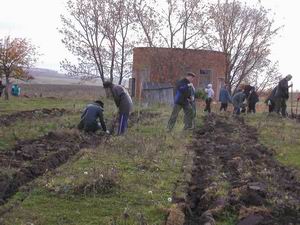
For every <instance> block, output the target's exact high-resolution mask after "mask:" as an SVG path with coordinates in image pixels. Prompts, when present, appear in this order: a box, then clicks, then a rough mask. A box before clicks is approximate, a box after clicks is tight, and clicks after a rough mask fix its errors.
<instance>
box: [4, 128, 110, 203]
mask: <svg viewBox="0 0 300 225" xmlns="http://www.w3.org/2000/svg"><path fill="white" fill-rule="evenodd" d="M102 140H105V138H103V136H102V137H101V136H99V135H96V134H86V133H80V132H78V131H77V130H65V131H60V132H55V133H54V132H50V133H48V134H47V135H45V136H43V137H41V138H38V139H34V140H27V141H20V142H19V143H17V144H16V145H15V147H14V148H13V149H10V150H7V151H5V152H0V165H1V166H0V204H1V202H2V203H4V202H5V200H6V199H7V198H9V197H10V196H12V195H13V194H14V193H16V191H17V190H18V188H19V187H20V186H22V185H24V184H26V183H27V182H30V181H32V180H33V179H35V178H36V177H38V176H40V175H42V174H44V173H45V172H46V171H48V170H52V169H55V168H56V167H58V166H60V165H61V164H63V163H65V162H66V161H67V160H68V159H69V158H70V157H71V156H73V155H75V154H76V153H77V152H78V151H79V150H80V149H81V148H84V147H93V146H96V145H97V144H99V143H100V142H101V141H102Z"/></svg>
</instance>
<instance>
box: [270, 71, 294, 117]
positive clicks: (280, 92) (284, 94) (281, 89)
mask: <svg viewBox="0 0 300 225" xmlns="http://www.w3.org/2000/svg"><path fill="white" fill-rule="evenodd" d="M291 79H292V75H290V74H289V75H287V76H286V77H285V78H283V79H282V80H281V81H279V83H278V86H277V89H276V92H275V96H274V99H275V112H276V113H278V114H279V111H280V109H281V115H282V116H283V117H286V101H287V100H288V99H289V87H292V85H289V84H288V82H289V81H290V80H291Z"/></svg>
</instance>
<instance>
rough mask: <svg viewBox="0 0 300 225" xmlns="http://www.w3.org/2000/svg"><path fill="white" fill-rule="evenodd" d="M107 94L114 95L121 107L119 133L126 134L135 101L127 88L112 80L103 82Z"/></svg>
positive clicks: (116, 102)
mask: <svg viewBox="0 0 300 225" xmlns="http://www.w3.org/2000/svg"><path fill="white" fill-rule="evenodd" d="M103 87H104V88H105V91H106V95H107V96H108V97H112V98H113V99H114V102H115V104H116V106H117V107H118V109H119V127H118V135H120V134H124V133H125V132H126V130H127V128H128V119H129V114H130V112H131V111H132V108H133V103H132V99H131V97H130V95H129V93H128V92H127V90H126V89H125V88H124V87H123V86H121V85H116V84H113V83H112V82H110V81H106V82H104V83H103Z"/></svg>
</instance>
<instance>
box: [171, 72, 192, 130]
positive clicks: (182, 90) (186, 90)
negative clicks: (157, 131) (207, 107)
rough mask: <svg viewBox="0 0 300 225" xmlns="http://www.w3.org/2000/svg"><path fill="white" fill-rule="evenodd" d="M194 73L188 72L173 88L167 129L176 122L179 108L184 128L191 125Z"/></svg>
mask: <svg viewBox="0 0 300 225" xmlns="http://www.w3.org/2000/svg"><path fill="white" fill-rule="evenodd" d="M194 78H195V74H194V73H192V72H188V73H187V75H186V77H185V78H183V79H182V80H180V81H178V82H177V84H176V89H175V98H174V107H173V111H172V114H171V117H170V119H169V122H168V126H167V129H168V130H169V131H171V130H172V129H173V127H174V125H175V123H176V120H177V117H178V114H179V112H180V111H181V109H183V111H184V129H185V130H186V129H191V128H192V127H193V108H192V105H191V101H192V86H193V85H192V81H193V80H194Z"/></svg>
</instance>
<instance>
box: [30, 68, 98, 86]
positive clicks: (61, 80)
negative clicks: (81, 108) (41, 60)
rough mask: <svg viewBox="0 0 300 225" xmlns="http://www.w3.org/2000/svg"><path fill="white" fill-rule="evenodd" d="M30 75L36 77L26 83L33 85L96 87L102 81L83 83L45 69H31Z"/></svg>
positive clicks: (94, 80)
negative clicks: (81, 85)
mask: <svg viewBox="0 0 300 225" xmlns="http://www.w3.org/2000/svg"><path fill="white" fill-rule="evenodd" d="M29 75H31V76H32V77H34V79H33V80H30V81H28V82H26V83H31V84H63V85H68V84H69V85H74V84H84V85H96V86H100V85H101V81H100V79H93V80H89V81H83V80H81V79H77V78H72V77H68V76H66V74H63V73H59V72H58V71H56V70H51V69H44V68H31V69H29Z"/></svg>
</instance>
